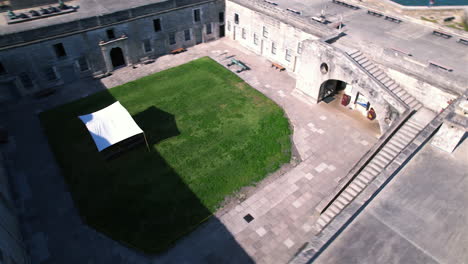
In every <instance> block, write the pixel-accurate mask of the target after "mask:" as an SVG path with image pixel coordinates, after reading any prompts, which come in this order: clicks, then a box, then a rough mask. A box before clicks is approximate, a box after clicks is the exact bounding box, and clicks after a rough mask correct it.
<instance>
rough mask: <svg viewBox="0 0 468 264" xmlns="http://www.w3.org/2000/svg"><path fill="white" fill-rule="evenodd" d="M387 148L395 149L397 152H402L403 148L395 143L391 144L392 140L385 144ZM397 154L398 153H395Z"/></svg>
mask: <svg viewBox="0 0 468 264" xmlns="http://www.w3.org/2000/svg"><path fill="white" fill-rule="evenodd" d="M384 148H386V149H388V150H392V151H394V152H395V153H400V152H401V148H399V147H397V146H395V145H392V144H390V142H388V143H387V144H385V147H384ZM395 156H396V155H395Z"/></svg>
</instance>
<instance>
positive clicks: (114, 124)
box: [79, 102, 143, 151]
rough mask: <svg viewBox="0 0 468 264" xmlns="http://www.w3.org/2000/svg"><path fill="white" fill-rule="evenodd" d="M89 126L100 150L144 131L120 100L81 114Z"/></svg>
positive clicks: (81, 117)
mask: <svg viewBox="0 0 468 264" xmlns="http://www.w3.org/2000/svg"><path fill="white" fill-rule="evenodd" d="M79 118H80V119H81V121H83V123H84V124H85V125H86V127H87V128H88V131H89V133H90V134H91V137H92V138H93V140H94V143H96V147H97V148H98V150H99V151H102V150H104V149H106V148H108V147H110V146H112V145H114V144H116V143H118V142H120V141H122V140H124V139H127V138H130V137H133V136H135V135H138V134H141V133H143V130H141V128H140V127H139V126H138V125H137V124H136V123H135V120H133V118H132V116H131V115H130V113H129V112H128V111H127V109H125V108H124V107H123V106H122V105H121V104H120V102H115V103H113V104H111V105H109V106H108V107H106V108H103V109H101V110H99V111H96V112H94V113H91V114H88V115H82V116H79Z"/></svg>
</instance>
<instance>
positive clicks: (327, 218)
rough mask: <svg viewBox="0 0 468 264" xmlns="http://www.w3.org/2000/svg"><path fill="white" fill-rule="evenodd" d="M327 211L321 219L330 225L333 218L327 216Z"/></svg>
mask: <svg viewBox="0 0 468 264" xmlns="http://www.w3.org/2000/svg"><path fill="white" fill-rule="evenodd" d="M326 212H327V211H325V212H324V213H323V214H321V215H320V218H322V219H323V221H324V222H325V223H329V222H330V220H331V217H330V216H328V215H327V214H326Z"/></svg>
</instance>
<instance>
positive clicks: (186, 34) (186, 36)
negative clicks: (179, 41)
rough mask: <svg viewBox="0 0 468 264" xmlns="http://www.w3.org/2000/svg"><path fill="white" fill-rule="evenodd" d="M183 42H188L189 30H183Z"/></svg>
mask: <svg viewBox="0 0 468 264" xmlns="http://www.w3.org/2000/svg"><path fill="white" fill-rule="evenodd" d="M184 36H185V41H189V40H190V29H186V30H184Z"/></svg>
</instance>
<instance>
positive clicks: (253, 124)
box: [40, 58, 291, 253]
mask: <svg viewBox="0 0 468 264" xmlns="http://www.w3.org/2000/svg"><path fill="white" fill-rule="evenodd" d="M116 100H118V101H120V102H121V104H122V105H123V106H124V107H125V108H127V110H128V111H129V112H130V114H131V115H132V116H133V118H134V119H135V120H136V122H137V124H138V125H139V126H140V127H141V128H142V129H143V130H144V131H145V133H146V135H147V138H148V141H149V143H150V148H151V151H150V152H148V151H147V149H146V148H145V147H144V145H142V146H141V147H138V148H136V149H134V150H131V151H129V152H126V153H124V154H123V155H121V156H119V157H118V158H116V159H112V160H110V161H105V160H104V159H103V157H102V155H101V154H100V153H98V151H97V149H96V146H95V145H94V142H93V141H92V138H91V136H90V135H89V133H88V131H87V129H86V127H85V126H84V124H83V123H82V122H81V121H80V120H79V119H78V118H77V116H79V115H83V114H88V113H91V112H94V111H96V110H98V109H101V108H103V107H105V106H107V105H109V104H111V103H113V102H114V101H116ZM40 118H41V121H42V124H43V127H44V129H45V132H46V134H47V137H48V139H49V143H50V145H51V147H52V149H53V151H54V153H55V156H56V159H57V160H58V162H59V164H60V166H61V168H62V171H63V175H64V176H65V178H66V181H67V183H68V186H69V189H70V191H71V193H72V195H73V198H74V201H75V204H76V206H77V207H78V209H79V210H80V213H81V215H82V217H83V219H84V220H85V221H86V222H87V223H88V224H89V225H91V226H93V227H95V228H96V229H97V230H99V231H101V232H104V233H106V234H107V235H108V236H110V237H112V238H113V239H116V240H119V241H122V242H124V243H127V244H129V245H131V246H133V247H136V248H139V249H141V250H142V251H144V252H146V253H158V252H161V251H163V250H165V249H167V248H168V247H169V246H170V245H171V244H172V243H173V242H174V241H175V240H176V239H178V238H180V237H181V236H183V235H184V234H186V233H188V232H190V231H191V230H193V229H194V228H195V227H196V226H197V225H199V224H200V223H201V222H203V221H204V220H206V219H207V218H208V217H209V216H210V215H211V214H212V213H213V212H215V211H216V209H217V208H218V207H219V205H220V204H221V202H222V201H223V200H224V198H225V197H226V196H228V195H231V194H233V193H235V192H236V191H237V190H239V189H240V188H241V187H243V186H248V185H251V184H253V183H255V182H258V181H259V180H261V179H263V178H264V177H265V176H266V175H267V174H268V173H270V172H273V171H275V170H277V169H278V168H279V167H280V166H281V165H282V164H284V163H287V162H289V160H290V157H291V142H290V134H291V131H290V128H289V123H288V120H287V119H286V117H285V115H284V112H283V110H282V109H281V108H280V107H279V106H278V105H276V104H275V103H274V102H272V101H271V100H269V99H268V98H266V97H265V96H264V95H262V94H261V93H259V92H258V91H256V90H254V89H253V88H251V87H250V86H249V85H247V84H246V83H245V82H243V81H242V80H241V79H240V78H239V77H237V76H236V75H235V74H233V73H231V72H230V71H229V70H227V69H225V68H224V67H222V66H221V65H219V64H217V63H216V62H215V61H213V60H211V59H209V58H201V59H198V60H195V61H192V62H190V63H187V64H184V65H181V66H179V67H175V68H172V69H169V70H166V71H163V72H160V73H156V74H153V75H150V76H147V77H144V78H141V79H139V80H136V81H133V82H129V83H126V84H124V85H121V86H118V87H115V88H113V89H111V90H106V91H102V92H99V93H96V94H93V95H91V96H89V97H86V98H83V99H80V100H78V101H75V102H72V103H69V104H66V105H62V106H60V107H57V108H55V109H52V110H50V111H47V112H44V113H42V114H41V116H40Z"/></svg>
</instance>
